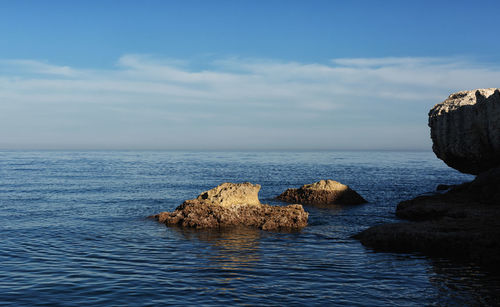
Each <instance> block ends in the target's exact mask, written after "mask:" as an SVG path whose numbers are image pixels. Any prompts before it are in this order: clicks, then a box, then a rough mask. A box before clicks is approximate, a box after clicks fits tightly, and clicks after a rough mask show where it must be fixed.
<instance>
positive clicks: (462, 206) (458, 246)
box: [354, 168, 500, 270]
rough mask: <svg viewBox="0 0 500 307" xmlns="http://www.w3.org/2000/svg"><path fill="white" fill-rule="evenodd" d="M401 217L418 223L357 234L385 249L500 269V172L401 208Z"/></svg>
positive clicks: (497, 170) (410, 201)
mask: <svg viewBox="0 0 500 307" xmlns="http://www.w3.org/2000/svg"><path fill="white" fill-rule="evenodd" d="M396 215H397V216H398V217H400V218H403V219H407V220H411V221H413V222H407V223H394V224H384V225H378V226H375V227H372V228H369V229H367V230H365V231H363V232H361V233H359V234H357V235H356V236H354V237H355V238H357V239H359V240H360V241H361V243H362V244H363V245H366V246H369V247H372V248H374V249H375V250H380V251H393V252H421V253H424V254H427V255H436V256H446V257H449V258H457V259H462V260H467V261H473V262H476V263H478V264H481V265H483V266H487V267H488V268H492V269H495V270H497V269H500V263H499V262H498V257H496V255H499V254H500V223H498V221H499V220H500V168H496V169H491V170H489V171H487V172H484V173H481V174H480V175H478V176H477V178H476V179H475V180H473V181H472V182H467V183H464V184H461V185H458V186H453V187H452V188H451V189H450V190H449V191H447V192H446V193H443V194H436V195H429V196H419V197H416V198H414V199H412V200H408V201H403V202H401V203H399V204H398V207H397V210H396Z"/></svg>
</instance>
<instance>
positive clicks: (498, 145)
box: [429, 88, 500, 175]
mask: <svg viewBox="0 0 500 307" xmlns="http://www.w3.org/2000/svg"><path fill="white" fill-rule="evenodd" d="M429 127H430V128H431V138H432V141H433V146H432V149H433V150H434V152H435V153H436V156H437V157H438V158H440V159H442V160H443V161H444V162H445V163H446V164H447V165H448V166H450V167H453V168H455V169H457V170H459V171H461V172H463V173H469V174H474V175H477V174H479V173H481V172H484V171H487V170H488V169H490V168H493V167H497V166H499V165H500V91H499V89H498V88H490V89H478V90H474V91H462V92H458V93H454V94H451V95H450V96H449V97H448V98H447V99H446V100H445V101H443V102H442V103H440V104H437V105H436V106H434V107H433V108H432V109H431V110H430V112H429Z"/></svg>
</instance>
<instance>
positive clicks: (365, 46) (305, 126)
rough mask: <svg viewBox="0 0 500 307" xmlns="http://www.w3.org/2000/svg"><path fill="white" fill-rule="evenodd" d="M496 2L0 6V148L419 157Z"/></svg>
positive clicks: (499, 73) (494, 79)
mask: <svg viewBox="0 0 500 307" xmlns="http://www.w3.org/2000/svg"><path fill="white" fill-rule="evenodd" d="M499 11H500V2H498V1H474V2H472V1H355V0H354V1H334V0H331V1H292V0H288V1H273V0H267V1H257V0H254V1H238V0H232V1H215V0H214V1H191V0H184V1H151V0H149V1H148V0H144V1H126V0H122V1H118V0H116V1H110V0H101V1H90V0H87V1H50V0H47V1H22V0H16V1H14V0H12V1H8V0H0V149H172V150H370V149H377V150H378V149H381V150H431V146H432V143H431V140H430V132H429V128H428V126H427V113H428V111H429V109H430V108H432V107H433V106H434V105H435V104H437V103H439V102H441V101H443V100H444V99H445V98H446V97H447V96H448V95H449V94H451V93H453V92H456V91H459V90H471V89H475V88H489V87H499V86H500V39H498V33H499V32H500V31H499V30H500V25H499V23H498V12H499Z"/></svg>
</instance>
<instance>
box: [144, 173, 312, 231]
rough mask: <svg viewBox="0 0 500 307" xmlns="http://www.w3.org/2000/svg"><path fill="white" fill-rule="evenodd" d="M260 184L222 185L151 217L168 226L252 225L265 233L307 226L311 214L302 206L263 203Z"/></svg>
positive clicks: (220, 226) (221, 226)
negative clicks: (266, 231)
mask: <svg viewBox="0 0 500 307" xmlns="http://www.w3.org/2000/svg"><path fill="white" fill-rule="evenodd" d="M259 190H260V185H258V184H255V185H254V184H251V183H248V182H247V183H236V184H235V183H223V184H221V185H219V186H217V187H215V188H213V189H211V190H209V191H206V192H203V193H201V194H200V195H199V196H198V197H197V198H196V199H191V200H186V201H185V202H184V203H183V204H182V205H180V206H179V207H177V208H176V209H175V210H174V211H173V212H161V213H159V214H156V215H154V216H152V217H153V218H155V219H156V220H158V221H159V222H161V223H165V224H166V225H167V226H181V227H191V228H197V229H203V228H226V227H231V226H252V227H257V228H259V229H263V230H292V229H300V228H303V227H305V226H306V225H307V219H308V213H307V212H305V211H304V209H303V208H302V206H301V205H289V206H285V207H281V206H270V205H264V204H261V203H260V201H259V199H258V193H259Z"/></svg>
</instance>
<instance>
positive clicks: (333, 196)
mask: <svg viewBox="0 0 500 307" xmlns="http://www.w3.org/2000/svg"><path fill="white" fill-rule="evenodd" d="M277 198H278V199H279V200H282V201H285V202H289V203H299V204H304V205H334V204H340V205H356V204H362V203H366V200H365V199H364V198H363V197H361V195H359V194H358V193H357V192H356V191H354V190H353V189H351V188H349V187H348V186H346V185H345V184H342V183H340V182H337V181H334V180H321V181H318V182H315V183H312V184H306V185H303V186H302V187H300V188H298V189H288V190H286V191H285V192H283V193H282V194H281V195H279V196H278V197H277Z"/></svg>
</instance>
